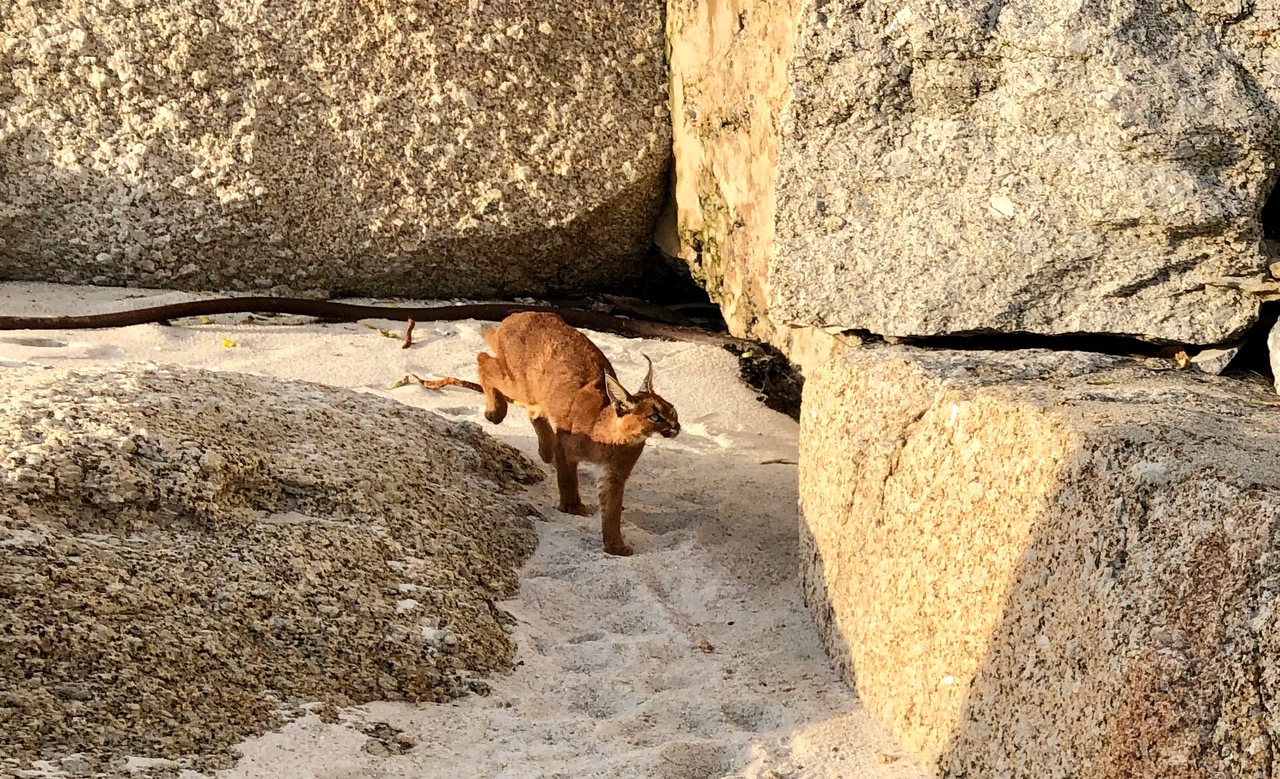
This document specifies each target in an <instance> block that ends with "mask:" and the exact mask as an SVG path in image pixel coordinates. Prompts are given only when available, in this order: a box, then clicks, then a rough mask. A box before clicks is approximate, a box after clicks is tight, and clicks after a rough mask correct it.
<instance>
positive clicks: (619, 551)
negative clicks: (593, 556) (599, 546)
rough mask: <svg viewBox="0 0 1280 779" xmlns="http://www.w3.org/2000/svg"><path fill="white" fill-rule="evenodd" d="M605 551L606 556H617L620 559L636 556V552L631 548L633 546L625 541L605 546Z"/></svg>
mask: <svg viewBox="0 0 1280 779" xmlns="http://www.w3.org/2000/svg"><path fill="white" fill-rule="evenodd" d="M604 551H605V553H606V554H611V555H616V556H618V557H630V556H631V555H633V554H635V551H636V550H634V549H632V548H631V544H628V543H626V542H625V541H623V542H620V543H617V544H605V545H604Z"/></svg>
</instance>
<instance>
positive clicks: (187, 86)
mask: <svg viewBox="0 0 1280 779" xmlns="http://www.w3.org/2000/svg"><path fill="white" fill-rule="evenodd" d="M662 36H663V11H662V4H661V3H660V2H639V3H632V2H607V3H597V2H588V1H587V0H575V1H574V2H568V3H556V4H553V5H548V6H546V7H545V8H542V7H538V8H537V9H536V12H535V8H534V6H531V5H528V4H521V3H494V2H475V0H472V1H471V2H461V0H458V2H449V3H443V4H425V5H424V4H413V3H403V2H392V1H391V0H375V1H374V2H355V1H354V0H319V2H313V3H308V4H305V5H298V4H295V3H260V2H252V0H230V2H220V3H214V4H209V3H203V4H202V3H196V4H182V3H176V4H175V3H142V4H134V3H126V4H120V3H116V2H113V1H112V0H71V1H70V2H66V3H59V4H56V6H50V5H49V4H47V3H42V2H37V1H36V0H0V278H11V279H30V280H51V281H63V282H93V283H99V284H131V285H140V286H150V287H177V288H184V289H193V288H213V289H226V290H248V289H262V288H267V287H271V286H274V285H286V286H289V287H292V288H294V289H299V290H301V289H330V290H334V291H341V292H346V293H362V294H370V295H393V294H394V295H411V296H417V297H436V298H440V297H449V296H455V295H458V296H462V295H465V296H472V297H479V296H488V295H514V294H543V293H551V292H571V291H578V290H583V289H599V288H610V287H617V286H620V285H623V284H626V283H628V282H629V281H631V280H634V279H635V278H636V277H637V276H638V275H639V274H640V272H641V269H642V263H641V260H642V257H643V255H644V253H645V251H646V250H647V248H648V247H649V245H650V236H651V232H652V228H653V223H654V220H655V218H656V217H657V214H658V212H659V209H660V207H661V204H662V198H663V194H664V192H665V189H666V186H665V184H666V182H665V180H664V176H665V175H666V173H667V171H668V167H669V161H670V156H671V150H670V120H669V118H668V114H667V86H666V68H665V62H664V56H663V46H662V40H663V38H662Z"/></svg>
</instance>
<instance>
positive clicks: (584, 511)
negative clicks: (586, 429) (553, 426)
mask: <svg viewBox="0 0 1280 779" xmlns="http://www.w3.org/2000/svg"><path fill="white" fill-rule="evenodd" d="M552 441H553V442H554V443H553V446H552V452H551V455H552V460H553V461H554V463H555V466H556V486H557V487H559V489H560V505H559V509H560V510H561V511H563V512H564V513H566V514H577V515H578V516H580V517H589V516H591V509H589V508H587V507H586V506H584V505H583V504H582V495H581V494H579V492H578V461H577V460H576V459H572V458H570V457H569V455H568V454H567V453H566V452H565V446H564V440H563V439H562V438H561V436H560V435H559V434H557V435H556V436H554V437H553V438H552Z"/></svg>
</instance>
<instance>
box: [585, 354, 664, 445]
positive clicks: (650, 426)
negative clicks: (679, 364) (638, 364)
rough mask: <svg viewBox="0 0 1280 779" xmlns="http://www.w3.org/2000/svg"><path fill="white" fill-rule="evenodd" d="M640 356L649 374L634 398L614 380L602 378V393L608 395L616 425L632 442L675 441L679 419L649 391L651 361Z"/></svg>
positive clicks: (651, 376)
mask: <svg viewBox="0 0 1280 779" xmlns="http://www.w3.org/2000/svg"><path fill="white" fill-rule="evenodd" d="M641 356H643V357H644V359H645V362H647V363H649V372H648V373H647V374H646V375H645V377H644V381H643V382H641V384H640V389H639V390H637V391H636V393H635V394H634V395H633V394H632V393H630V392H627V391H626V390H625V389H623V387H622V385H621V384H620V383H618V380H617V379H615V378H614V377H612V376H610V375H608V374H605V377H604V387H605V391H607V392H608V393H609V402H610V403H612V404H613V411H614V413H615V414H617V415H618V424H619V426H621V427H622V428H623V430H624V431H625V433H626V434H627V437H628V438H630V439H632V440H634V441H643V440H644V439H646V438H648V437H650V436H655V435H660V436H662V437H663V438H675V437H676V436H677V435H679V434H680V416H679V415H678V414H676V407H675V406H673V405H671V404H670V403H668V402H667V401H666V400H664V399H663V398H662V397H661V396H660V395H658V393H656V392H654V391H653V360H650V359H649V357H648V356H647V355H641Z"/></svg>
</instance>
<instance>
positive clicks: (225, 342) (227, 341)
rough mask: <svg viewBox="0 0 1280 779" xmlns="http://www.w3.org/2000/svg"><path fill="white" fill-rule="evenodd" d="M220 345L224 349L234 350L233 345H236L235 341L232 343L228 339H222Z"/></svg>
mask: <svg viewBox="0 0 1280 779" xmlns="http://www.w3.org/2000/svg"><path fill="white" fill-rule="evenodd" d="M222 345H223V346H225V347H227V348H228V349H234V348H235V345H236V342H235V341H232V340H231V339H230V338H223V339H222Z"/></svg>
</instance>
